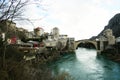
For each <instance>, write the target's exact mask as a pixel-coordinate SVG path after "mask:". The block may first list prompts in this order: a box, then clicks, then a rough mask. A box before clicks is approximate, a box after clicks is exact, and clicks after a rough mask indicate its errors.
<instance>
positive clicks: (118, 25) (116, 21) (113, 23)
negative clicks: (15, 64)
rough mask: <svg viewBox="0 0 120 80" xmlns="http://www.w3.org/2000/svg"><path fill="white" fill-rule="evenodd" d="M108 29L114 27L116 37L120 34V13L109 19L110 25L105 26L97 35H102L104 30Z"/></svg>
mask: <svg viewBox="0 0 120 80" xmlns="http://www.w3.org/2000/svg"><path fill="white" fill-rule="evenodd" d="M106 29H112V31H113V35H114V36H115V37H119V36H120V13H118V14H116V15H115V16H113V17H112V18H111V19H110V20H109V22H108V25H107V26H105V28H104V29H103V30H102V31H101V32H100V33H99V34H98V36H97V37H99V36H100V35H102V33H103V31H104V30H106Z"/></svg>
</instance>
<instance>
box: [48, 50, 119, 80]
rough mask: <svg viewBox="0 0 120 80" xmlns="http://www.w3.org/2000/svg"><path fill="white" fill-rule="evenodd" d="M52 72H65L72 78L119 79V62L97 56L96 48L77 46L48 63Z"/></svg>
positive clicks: (85, 79)
mask: <svg viewBox="0 0 120 80" xmlns="http://www.w3.org/2000/svg"><path fill="white" fill-rule="evenodd" d="M49 68H50V69H51V70H52V71H53V74H54V75H55V74H60V73H62V72H67V73H69V75H70V76H71V77H72V78H73V79H74V80H120V64H118V63H115V62H112V61H110V60H107V59H105V58H103V57H102V56H97V53H96V50H94V49H86V48H78V49H77V50H76V51H75V54H69V55H64V56H63V57H61V58H60V59H59V60H57V61H54V62H52V63H51V64H49Z"/></svg>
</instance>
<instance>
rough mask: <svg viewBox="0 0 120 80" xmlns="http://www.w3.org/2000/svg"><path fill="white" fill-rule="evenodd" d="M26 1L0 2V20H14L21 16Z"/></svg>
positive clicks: (11, 0)
mask: <svg viewBox="0 0 120 80" xmlns="http://www.w3.org/2000/svg"><path fill="white" fill-rule="evenodd" d="M27 3H28V0H0V20H11V21H12V20H15V19H17V18H20V17H21V16H22V11H23V7H24V6H26V5H27Z"/></svg>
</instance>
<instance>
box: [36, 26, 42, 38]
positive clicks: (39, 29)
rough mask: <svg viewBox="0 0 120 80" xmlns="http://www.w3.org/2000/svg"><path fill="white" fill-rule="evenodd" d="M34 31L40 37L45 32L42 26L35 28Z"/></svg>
mask: <svg viewBox="0 0 120 80" xmlns="http://www.w3.org/2000/svg"><path fill="white" fill-rule="evenodd" d="M34 33H35V36H36V37H39V36H41V35H43V34H44V29H43V28H41V27H37V28H35V29H34Z"/></svg>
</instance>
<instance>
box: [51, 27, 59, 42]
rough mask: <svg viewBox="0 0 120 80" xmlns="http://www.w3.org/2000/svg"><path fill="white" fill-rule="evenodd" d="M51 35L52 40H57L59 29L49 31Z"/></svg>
mask: <svg viewBox="0 0 120 80" xmlns="http://www.w3.org/2000/svg"><path fill="white" fill-rule="evenodd" d="M51 35H53V38H54V39H55V40H58V39H59V29H58V28H57V27H54V28H53V29H52V31H51Z"/></svg>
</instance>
